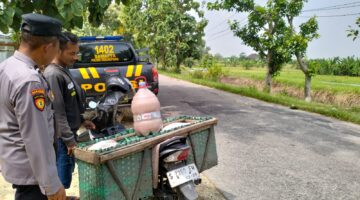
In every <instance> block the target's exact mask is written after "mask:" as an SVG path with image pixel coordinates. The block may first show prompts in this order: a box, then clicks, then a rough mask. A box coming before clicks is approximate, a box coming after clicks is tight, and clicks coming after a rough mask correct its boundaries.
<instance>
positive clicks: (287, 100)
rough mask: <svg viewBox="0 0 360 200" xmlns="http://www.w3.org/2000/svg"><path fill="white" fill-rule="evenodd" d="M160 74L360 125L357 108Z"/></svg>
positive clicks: (181, 75)
mask: <svg viewBox="0 0 360 200" xmlns="http://www.w3.org/2000/svg"><path fill="white" fill-rule="evenodd" d="M160 74H163V75H166V76H170V77H173V78H177V79H182V80H186V81H190V82H192V83H196V84H200V85H205V86H208V87H212V88H216V89H219V90H223V91H227V92H231V93H234V94H240V95H243V96H248V97H252V98H256V99H260V100H263V101H266V102H271V103H276V104H281V105H284V106H288V107H289V108H292V109H300V110H305V111H309V112H313V113H318V114H322V115H325V116H329V117H333V118H336V119H340V120H344V121H348V122H353V123H356V124H360V109H357V108H352V109H345V108H342V107H338V106H334V105H329V104H322V103H316V102H310V103H308V102H305V101H304V100H301V99H297V98H293V97H289V96H285V95H283V94H276V95H270V94H268V93H266V92H261V91H258V90H256V89H255V88H253V87H241V86H234V85H228V84H223V83H219V82H217V81H211V80H206V79H199V78H193V77H191V76H190V75H188V74H176V73H171V72H168V71H163V70H162V71H160Z"/></svg>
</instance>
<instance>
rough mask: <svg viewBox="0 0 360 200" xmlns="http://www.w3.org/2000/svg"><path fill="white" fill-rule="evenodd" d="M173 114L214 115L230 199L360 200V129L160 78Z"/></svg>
mask: <svg viewBox="0 0 360 200" xmlns="http://www.w3.org/2000/svg"><path fill="white" fill-rule="evenodd" d="M160 83H161V84H160V93H159V99H160V103H161V106H162V113H163V115H165V116H172V115H179V114H189V115H211V116H215V117H217V118H218V119H219V124H218V126H217V127H216V140H217V152H218V157H219V164H218V166H216V167H214V168H212V169H210V170H207V171H206V172H205V173H204V174H205V175H206V176H207V177H208V178H209V180H210V181H211V182H212V183H213V184H214V185H215V186H216V187H217V188H218V190H219V191H220V192H221V193H222V194H223V195H224V196H225V197H226V198H227V199H316V200H318V199H360V126H358V125H354V124H350V123H346V122H342V121H339V120H336V119H332V118H328V117H324V116H321V115H317V114H313V113H307V112H304V111H299V110H291V109H289V108H288V107H283V106H279V105H274V104H269V103H266V102H262V101H259V100H256V99H251V98H247V97H242V96H239V95H234V94H230V93H227V92H222V91H219V90H215V89H211V88H207V87H203V86H198V85H195V84H191V83H188V82H184V81H180V80H177V79H173V78H169V77H166V76H160Z"/></svg>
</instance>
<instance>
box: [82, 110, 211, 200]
mask: <svg viewBox="0 0 360 200" xmlns="http://www.w3.org/2000/svg"><path fill="white" fill-rule="evenodd" d="M179 121H186V122H189V121H190V122H191V124H190V125H188V126H184V127H181V128H178V129H174V130H171V131H168V132H166V133H154V134H152V135H150V136H148V137H144V138H141V137H140V138H139V137H137V136H136V139H134V140H133V141H132V140H131V138H130V139H126V141H130V144H125V143H121V145H119V146H118V147H117V148H113V149H108V150H105V151H101V152H99V151H96V152H91V151H87V150H86V148H87V147H88V146H90V145H92V144H94V143H95V142H96V141H92V142H88V143H85V144H80V145H79V147H78V148H76V150H75V156H76V158H77V164H78V171H79V190H80V198H81V199H82V200H112V199H117V200H122V199H124V200H130V199H131V200H138V199H150V198H151V197H152V196H153V187H152V164H151V158H152V154H151V151H152V147H153V146H155V145H156V144H157V143H159V142H162V141H164V140H166V139H169V138H171V137H173V136H187V143H188V144H189V145H190V146H191V147H192V148H191V154H190V155H189V157H188V161H189V162H188V163H195V165H196V166H197V168H198V170H199V172H202V171H204V170H206V169H209V168H211V167H213V166H215V165H217V152H216V142H215V133H214V125H216V123H217V120H216V119H215V118H212V117H194V116H179V117H173V118H167V119H165V120H164V123H172V122H179ZM131 133H133V130H132V129H129V130H127V131H126V132H125V133H119V134H118V135H115V136H113V137H109V138H105V139H111V138H114V137H119V136H123V137H124V135H125V136H126V135H127V134H131ZM133 137H135V136H133ZM134 141H135V142H134ZM139 147H144V148H142V149H139ZM111 172H112V173H111ZM114 177H115V178H114Z"/></svg>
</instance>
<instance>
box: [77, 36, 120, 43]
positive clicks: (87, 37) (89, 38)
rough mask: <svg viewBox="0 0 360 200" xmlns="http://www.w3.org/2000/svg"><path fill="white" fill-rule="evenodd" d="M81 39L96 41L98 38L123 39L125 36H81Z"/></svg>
mask: <svg viewBox="0 0 360 200" xmlns="http://www.w3.org/2000/svg"><path fill="white" fill-rule="evenodd" d="M79 39H80V41H82V42H83V41H96V40H123V39H124V36H101V37H100V36H81V37H79Z"/></svg>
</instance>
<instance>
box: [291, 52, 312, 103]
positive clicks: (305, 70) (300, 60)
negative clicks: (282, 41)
mask: <svg viewBox="0 0 360 200" xmlns="http://www.w3.org/2000/svg"><path fill="white" fill-rule="evenodd" d="M295 55H296V59H297V61H298V63H299V66H300V69H301V71H303V73H304V75H305V87H304V96H305V101H306V102H310V101H311V75H310V74H309V69H308V66H307V65H306V64H305V62H304V61H303V58H302V56H301V55H300V54H299V53H295Z"/></svg>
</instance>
